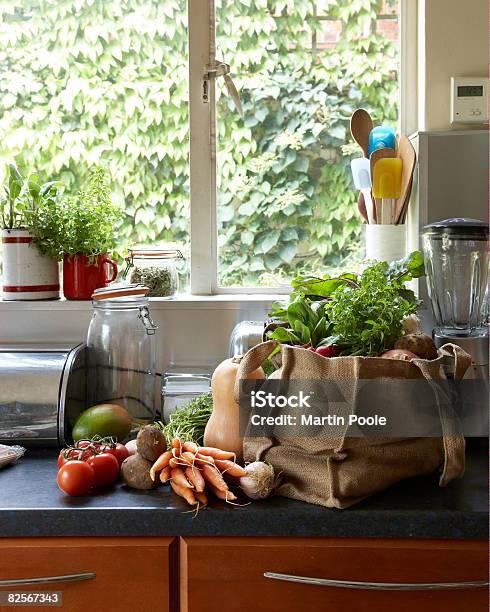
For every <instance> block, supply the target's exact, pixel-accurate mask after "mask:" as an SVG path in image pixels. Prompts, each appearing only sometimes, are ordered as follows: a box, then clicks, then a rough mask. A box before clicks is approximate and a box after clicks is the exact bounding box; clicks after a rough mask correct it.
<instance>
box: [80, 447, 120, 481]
mask: <svg viewBox="0 0 490 612" xmlns="http://www.w3.org/2000/svg"><path fill="white" fill-rule="evenodd" d="M87 463H88V465H90V466H91V467H92V468H93V470H94V473H95V485H94V486H95V487H107V486H108V485H110V484H112V483H113V482H114V481H115V480H116V478H117V477H118V475H119V463H118V461H117V459H116V457H114V455H110V454H109V453H105V452H104V453H100V454H99V455H94V456H93V457H89V458H88V459H87Z"/></svg>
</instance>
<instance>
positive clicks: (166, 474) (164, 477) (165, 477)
mask: <svg viewBox="0 0 490 612" xmlns="http://www.w3.org/2000/svg"><path fill="white" fill-rule="evenodd" d="M170 472H171V469H170V467H169V466H168V465H167V467H165V468H163V470H162V471H161V472H160V481H161V482H168V481H169V480H170V478H171V477H172V476H171V474H170Z"/></svg>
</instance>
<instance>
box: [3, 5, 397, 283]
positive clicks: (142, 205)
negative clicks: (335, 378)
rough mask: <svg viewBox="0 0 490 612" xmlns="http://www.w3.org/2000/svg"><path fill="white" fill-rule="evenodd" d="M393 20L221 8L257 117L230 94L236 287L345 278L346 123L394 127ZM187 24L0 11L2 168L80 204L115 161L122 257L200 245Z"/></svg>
mask: <svg viewBox="0 0 490 612" xmlns="http://www.w3.org/2000/svg"><path fill="white" fill-rule="evenodd" d="M191 1H196V0H191ZM391 4H393V2H391ZM382 5H383V6H384V5H386V1H385V2H383V3H382V2H381V1H380V0H324V1H323V2H312V1H310V0H295V1H294V2H286V1H279V0H278V1H271V0H257V1H252V0H237V1H230V0H217V2H216V11H217V28H218V55H220V56H221V57H223V59H225V61H228V62H229V63H230V64H231V67H232V73H233V76H234V79H235V82H236V84H237V85H238V87H239V89H240V90H241V96H242V99H243V106H244V118H243V119H241V118H240V117H239V116H238V115H237V113H236V112H235V111H234V109H233V107H232V103H231V100H230V98H229V97H228V96H227V95H226V94H225V93H224V92H223V91H222V87H223V86H222V84H221V83H219V95H218V117H219V121H218V133H219V143H220V144H219V146H220V152H219V158H218V166H219V177H218V181H219V185H220V204H219V243H220V279H221V281H222V282H223V283H224V284H228V285H229V284H234V283H238V284H250V283H252V284H260V283H265V282H268V280H269V277H270V275H274V276H276V277H287V276H290V275H291V274H293V273H296V272H298V271H300V270H303V269H305V270H306V269H308V270H320V269H325V268H328V267H332V266H337V265H339V264H340V262H341V261H342V260H343V259H345V257H346V256H348V254H349V253H351V252H352V251H355V249H356V246H357V245H358V243H359V233H360V220H359V216H358V213H357V211H356V206H355V195H354V193H353V191H352V189H351V185H350V178H349V175H348V173H347V172H346V167H347V166H348V163H349V161H350V159H351V157H352V155H353V154H354V152H355V148H353V147H352V145H351V144H350V135H349V133H348V118H349V116H350V114H351V112H352V110H353V109H354V108H356V107H357V106H358V105H360V104H362V105H363V106H365V107H367V108H369V109H370V110H371V111H372V113H373V114H374V116H375V117H376V120H377V121H378V122H381V121H387V122H391V123H394V122H395V121H396V118H397V91H398V85H397V73H398V64H397V61H398V53H397V48H396V45H395V43H394V42H392V41H391V40H389V39H388V38H386V36H384V35H381V34H378V33H377V28H376V23H377V19H378V17H379V15H380V12H381V9H382ZM320 8H321V11H320V10H319V9H320ZM186 13H187V6H186V2H185V1H184V0H111V2H107V1H106V0H0V134H1V139H0V162H6V161H8V160H11V159H15V160H16V161H17V163H19V164H20V165H23V166H25V167H27V168H28V169H29V170H31V171H37V172H38V173H39V174H40V175H41V176H42V178H59V179H61V180H62V181H63V182H64V183H65V184H66V186H67V191H68V192H74V191H76V190H77V189H78V188H79V187H80V186H81V185H82V184H83V181H84V180H85V179H86V176H87V172H88V170H89V168H90V167H91V166H92V165H94V164H98V163H101V162H102V163H103V164H104V165H105V166H106V167H107V168H108V170H109V172H110V174H111V177H112V189H113V193H114V198H115V199H116V201H117V202H119V203H120V204H121V206H123V208H124V210H125V213H126V214H125V219H124V221H123V222H122V224H121V225H120V226H119V227H117V228H116V232H117V236H118V239H119V242H120V244H121V245H122V246H124V245H129V244H131V243H132V244H134V243H155V242H160V243H161V242H167V241H170V240H172V241H175V242H178V243H181V244H182V243H184V244H188V242H189V223H188V218H189V164H188V147H189V129H188V91H187V81H186V78H184V76H186V75H187V26H186V23H187V14H186ZM322 16H323V17H327V18H328V19H331V20H334V21H335V22H337V23H341V25H342V33H341V35H340V38H339V40H338V42H336V44H335V46H334V47H333V48H328V49H322V48H315V45H314V44H313V47H312V40H313V41H314V40H315V37H316V36H317V34H318V33H320V32H321V31H322V28H323V24H324V21H322V19H321V17H322ZM2 165H3V164H2ZM0 172H1V171H0ZM0 178H1V177H0Z"/></svg>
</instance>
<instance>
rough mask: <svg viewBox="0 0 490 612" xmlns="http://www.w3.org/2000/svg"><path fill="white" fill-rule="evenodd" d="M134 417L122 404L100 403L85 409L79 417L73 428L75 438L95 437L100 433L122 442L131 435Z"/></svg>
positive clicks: (102, 435) (75, 439)
mask: <svg viewBox="0 0 490 612" xmlns="http://www.w3.org/2000/svg"><path fill="white" fill-rule="evenodd" d="M132 422H133V419H132V418H131V415H130V414H129V412H128V411H127V410H126V408H123V407H122V406H118V405H117V404H99V405H98V406H92V408H88V409H87V410H84V411H83V412H82V414H81V415H80V416H79V417H78V419H77V421H76V423H75V425H74V427H73V430H72V436H73V440H74V441H75V442H76V441H77V440H82V439H87V438H93V437H94V436H96V435H99V436H101V437H103V438H105V437H106V436H112V437H113V438H116V439H117V441H118V442H121V441H122V440H124V439H125V438H127V437H128V436H129V433H130V431H131V425H132Z"/></svg>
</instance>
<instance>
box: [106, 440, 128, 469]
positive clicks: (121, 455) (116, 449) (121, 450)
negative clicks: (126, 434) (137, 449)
mask: <svg viewBox="0 0 490 612" xmlns="http://www.w3.org/2000/svg"><path fill="white" fill-rule="evenodd" d="M101 450H102V449H101ZM103 452H104V453H109V455H114V457H115V458H116V459H117V462H118V463H119V465H121V463H122V462H123V461H124V460H125V459H127V458H128V457H129V451H128V449H127V448H126V447H125V446H124V444H121V443H120V442H118V443H117V444H116V446H113V447H110V446H106V447H104V449H103Z"/></svg>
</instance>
